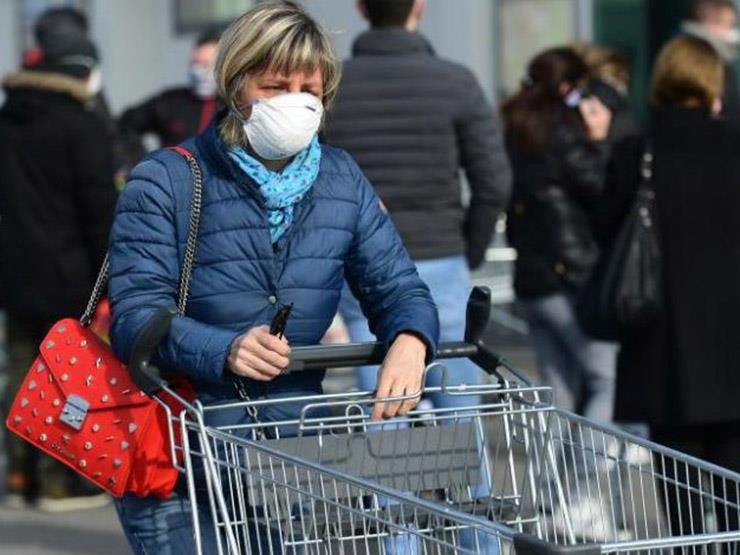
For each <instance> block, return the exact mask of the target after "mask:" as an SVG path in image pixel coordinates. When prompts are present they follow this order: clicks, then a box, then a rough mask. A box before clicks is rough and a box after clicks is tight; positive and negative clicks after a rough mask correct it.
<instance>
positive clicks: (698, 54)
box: [650, 35, 724, 111]
mask: <svg viewBox="0 0 740 555" xmlns="http://www.w3.org/2000/svg"><path fill="white" fill-rule="evenodd" d="M723 86H724V66H723V64H722V58H720V56H719V54H718V53H717V51H716V50H715V49H714V48H712V46H711V45H710V44H709V43H708V42H707V41H705V40H702V39H700V38H696V37H692V36H688V35H683V36H680V37H677V38H675V39H673V40H671V41H669V42H668V43H667V44H666V45H665V46H664V47H663V48H662V49H661V51H660V53H659V54H658V58H657V59H656V60H655V65H654V66H653V82H652V87H651V95H650V97H651V98H650V99H651V101H652V103H653V105H654V106H655V107H656V108H664V107H667V106H697V105H698V107H700V108H703V109H705V110H707V111H709V110H711V109H712V105H713V104H714V102H715V101H716V100H717V99H718V98H720V97H721V95H722V88H723Z"/></svg>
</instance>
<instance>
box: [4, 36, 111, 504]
mask: <svg viewBox="0 0 740 555" xmlns="http://www.w3.org/2000/svg"><path fill="white" fill-rule="evenodd" d="M96 65H97V54H96V51H95V48H94V46H93V45H92V44H91V43H90V41H89V40H88V39H86V38H84V37H81V36H69V37H65V38H64V40H58V41H54V42H53V44H49V45H47V46H46V47H45V48H44V52H43V59H42V60H41V61H40V62H39V63H38V64H36V65H34V66H33V68H32V69H24V70H21V71H18V72H16V73H13V74H11V75H9V76H7V77H6V78H5V80H4V81H3V86H4V88H5V91H6V93H7V99H6V102H5V104H4V105H3V106H2V109H0V167H2V171H3V177H2V179H0V261H2V262H1V263H0V307H2V308H3V309H5V310H7V313H8V318H9V320H8V330H9V331H8V333H9V347H10V368H9V370H10V375H9V378H10V382H9V386H8V391H7V395H8V400H10V399H12V397H13V396H14V393H15V390H16V389H17V387H18V385H19V384H20V382H21V381H22V379H23V377H24V376H25V373H26V370H27V369H28V367H29V365H30V364H31V361H32V359H33V358H34V357H35V355H36V353H37V349H38V346H39V343H40V342H41V340H42V339H43V337H44V335H45V333H46V332H47V331H48V328H49V327H50V326H51V324H52V323H53V322H54V321H55V320H57V319H59V318H62V317H69V316H75V315H78V314H80V312H81V310H83V309H84V307H85V304H86V302H87V295H88V294H89V293H90V291H91V288H92V285H93V282H94V281H95V276H96V273H97V270H98V267H99V266H100V264H101V262H102V260H103V256H104V254H105V250H106V245H107V238H108V230H109V227H110V222H111V220H112V217H113V207H114V204H115V190H114V188H113V152H112V151H113V149H112V140H111V137H110V135H109V133H108V130H107V129H106V127H105V123H104V121H103V119H102V118H100V117H99V116H98V115H96V114H95V113H94V111H93V110H94V108H93V104H92V102H91V101H92V100H93V99H94V96H95V95H94V92H93V87H91V82H90V74H91V70H92V68H94V67H95V66H96ZM7 439H8V455H9V456H8V459H9V460H8V463H9V465H8V466H9V468H8V471H9V472H8V493H9V494H12V495H11V498H13V499H16V500H23V498H25V499H26V500H32V501H33V500H36V498H37V497H38V496H40V499H39V502H40V503H39V505H40V507H41V508H46V509H49V510H61V509H64V508H82V507H85V506H90V505H91V504H93V503H95V504H98V503H100V502H101V501H103V502H104V501H105V498H104V497H101V496H100V495H99V492H96V495H95V496H92V495H90V492H89V491H88V490H87V489H85V488H84V486H83V485H82V484H81V482H80V481H79V480H78V479H77V478H76V475H74V474H72V473H71V471H68V470H67V469H66V467H64V466H62V465H61V464H59V463H55V462H54V461H52V459H50V458H48V457H46V456H42V455H38V452H37V451H36V450H35V449H33V448H31V447H30V446H29V445H28V444H26V443H24V442H22V441H20V440H18V439H14V438H10V437H8V438H7ZM39 457H40V458H39Z"/></svg>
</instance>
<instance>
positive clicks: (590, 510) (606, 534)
mask: <svg viewBox="0 0 740 555" xmlns="http://www.w3.org/2000/svg"><path fill="white" fill-rule="evenodd" d="M568 518H570V525H571V529H572V532H573V534H574V535H575V537H576V539H578V540H582V541H586V542H594V543H606V542H613V541H617V542H622V541H629V540H630V539H632V537H633V535H632V532H630V531H629V530H626V529H624V528H617V529H615V528H614V526H613V522H612V521H613V519H612V515H611V511H610V510H609V508H608V507H607V506H606V505H605V504H604V503H602V502H601V501H600V500H598V499H596V498H594V497H583V498H581V499H579V500H574V501H573V502H572V503H571V505H570V506H569V507H568V509H567V510H565V509H564V508H563V507H557V508H555V510H554V511H553V512H552V514H549V515H545V517H544V522H545V527H546V532H547V535H548V536H555V537H557V538H563V539H568V540H569V539H570V531H569V527H568Z"/></svg>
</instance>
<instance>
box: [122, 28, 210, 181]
mask: <svg viewBox="0 0 740 555" xmlns="http://www.w3.org/2000/svg"><path fill="white" fill-rule="evenodd" d="M220 35H221V29H210V30H208V31H206V32H204V33H203V34H201V35H200V36H199V37H198V39H197V40H196V42H195V46H194V48H193V51H192V53H191V55H190V67H189V70H188V75H189V80H190V82H189V84H188V85H187V86H182V87H175V88H171V89H167V90H164V91H162V92H160V93H158V94H156V95H155V96H153V97H151V98H149V99H147V100H145V101H144V102H142V103H141V104H138V105H137V106H132V107H130V108H128V109H127V110H125V111H124V112H123V114H122V115H121V117H120V119H119V120H118V127H119V131H120V133H121V136H122V140H123V141H124V143H125V145H126V159H127V163H128V167H129V168H132V167H133V166H135V165H136V164H137V163H138V162H139V160H141V158H142V157H143V156H144V154H145V153H146V150H145V148H144V144H143V143H142V139H143V137H144V135H147V134H153V135H154V136H155V137H156V139H157V140H158V142H159V145H158V146H161V147H167V146H174V145H177V144H179V143H181V142H182V141H184V140H185V139H187V138H188V137H192V136H194V135H197V134H198V133H200V132H201V131H203V130H204V129H205V128H206V127H208V124H209V123H211V119H212V118H213V116H214V114H215V113H216V112H217V111H218V110H220V109H221V108H222V107H223V104H222V103H221V101H220V100H219V99H218V94H217V91H216V80H215V78H214V76H213V67H214V64H215V63H216V53H217V51H218V39H219V36H220Z"/></svg>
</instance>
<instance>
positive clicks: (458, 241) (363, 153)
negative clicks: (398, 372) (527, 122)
mask: <svg viewBox="0 0 740 555" xmlns="http://www.w3.org/2000/svg"><path fill="white" fill-rule="evenodd" d="M358 8H359V10H360V12H361V13H362V15H363V16H364V17H365V18H366V19H367V20H368V21H369V22H370V27H371V28H370V30H368V31H366V32H364V33H363V34H361V35H360V36H359V37H357V39H356V40H355V42H354V45H353V48H352V52H353V57H352V58H351V59H349V60H348V61H346V62H345V63H344V70H343V73H344V75H343V78H342V83H341V87H340V90H339V94H338V95H337V100H336V104H335V107H334V110H332V112H331V113H330V114H328V116H327V124H326V130H325V138H326V140H327V142H328V143H330V144H333V145H336V146H339V147H341V148H345V149H347V151H349V152H350V154H352V156H353V157H355V158H356V159H357V163H358V164H359V165H360V167H361V168H362V169H363V171H364V172H366V174H367V175H368V178H369V179H370V182H371V183H372V184H373V187H374V188H375V190H376V191H377V193H378V195H379V196H380V198H381V200H382V201H383V204H384V206H385V208H386V209H387V210H388V212H389V214H390V216H391V218H392V219H393V222H394V224H395V225H396V228H397V229H398V232H399V234H400V235H401V238H402V239H403V241H404V244H405V245H406V247H407V248H408V249H409V253H410V254H411V256H412V258H413V259H414V262H415V263H416V267H417V269H418V271H419V274H420V275H421V277H422V279H423V280H424V281H425V282H426V283H427V284H428V285H429V288H430V290H431V292H432V296H433V297H434V300H435V302H436V303H437V306H438V309H439V316H440V325H441V338H442V340H443V341H459V340H462V338H463V334H464V328H465V306H466V300H467V295H468V291H469V289H470V274H469V272H470V269H471V268H477V267H478V266H480V264H481V263H482V262H483V259H484V255H485V251H486V248H487V247H488V244H489V242H490V241H491V238H492V235H493V231H494V227H495V224H496V220H497V218H498V216H499V214H500V213H501V212H502V211H503V210H505V208H506V204H507V202H508V199H509V192H510V188H511V171H510V168H509V162H508V160H507V158H506V153H505V151H504V145H503V140H502V136H501V131H500V129H499V127H498V123H497V121H496V116H495V112H494V110H493V109H492V108H491V106H490V104H489V103H488V102H487V101H486V99H485V96H484V94H483V91H482V90H481V87H480V85H479V84H478V82H477V80H476V78H475V76H474V75H473V74H472V73H471V72H470V70H468V69H466V68H465V67H463V66H461V65H458V64H455V63H452V62H448V61H446V60H443V59H440V58H438V57H437V56H435V54H434V50H433V49H432V46H431V45H430V44H429V42H428V41H427V39H426V38H425V37H424V36H423V35H422V34H421V33H419V32H418V27H419V23H420V20H421V17H422V13H423V10H424V2H423V0H360V1H359V2H358ZM461 169H462V170H464V171H465V174H466V176H467V179H468V182H469V183H470V191H471V198H470V203H469V206H468V207H465V206H463V204H462V200H461V196H462V195H461V183H460V175H459V173H460V170H461ZM339 313H340V315H341V316H342V318H343V320H344V322H345V324H346V326H347V328H348V331H349V335H350V337H351V339H352V340H353V341H374V340H375V338H374V337H373V335H372V334H371V333H370V330H369V329H368V324H367V320H365V318H364V316H363V314H362V311H361V310H360V306H359V304H358V303H357V301H356V300H355V299H354V298H353V297H352V295H351V293H350V292H349V289H347V288H346V287H345V289H344V292H343V296H342V302H341V304H340V311H339ZM447 365H448V367H449V375H448V383H455V384H460V383H467V384H471V385H472V384H476V383H479V382H480V380H481V376H480V373H479V371H478V369H477V368H476V367H475V366H473V365H472V364H471V363H470V362H469V361H466V360H457V361H449V362H448V363H447ZM376 372H377V368H375V367H367V368H361V369H359V371H358V382H359V387H360V389H362V390H369V389H372V387H373V385H374V384H375V380H376ZM440 379H441V373H440V371H439V369H433V370H431V371H430V372H429V373H428V375H427V384H429V385H439V384H440ZM433 400H434V401H435V403H437V404H439V403H442V402H448V403H449V402H450V401H453V400H456V401H458V402H461V403H474V402H476V400H475V398H474V396H471V397H451V396H449V395H442V396H439V399H436V398H435V399H433Z"/></svg>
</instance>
